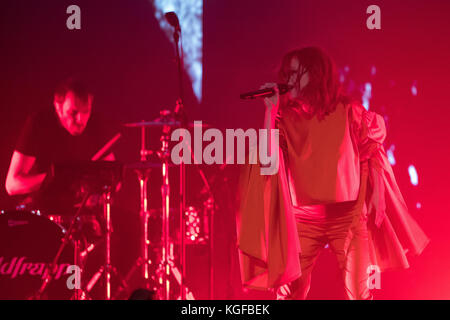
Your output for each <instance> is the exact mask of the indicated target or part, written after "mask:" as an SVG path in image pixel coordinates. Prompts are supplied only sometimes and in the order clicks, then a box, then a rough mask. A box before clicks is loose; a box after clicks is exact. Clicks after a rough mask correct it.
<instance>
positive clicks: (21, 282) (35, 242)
mask: <svg viewBox="0 0 450 320" xmlns="http://www.w3.org/2000/svg"><path fill="white" fill-rule="evenodd" d="M65 232H66V231H65V229H64V228H63V227H62V226H61V225H59V224H58V223H56V222H55V221H52V220H50V219H49V218H48V217H44V216H42V215H40V213H39V211H14V210H13V211H1V214H0V299H2V300H4V299H28V298H29V297H31V296H32V295H34V294H35V293H36V292H37V290H38V289H39V288H40V286H41V284H42V280H43V279H44V277H45V275H46V273H47V272H48V268H47V266H48V264H49V263H51V262H52V261H53V259H54V258H55V255H56V253H57V251H58V249H59V247H60V245H61V240H62V239H63V237H64V234H65ZM73 258H74V247H73V244H72V242H69V243H67V245H66V247H65V249H64V250H63V252H62V254H61V257H60V259H59V261H58V264H57V265H56V266H55V271H56V272H55V274H54V279H53V280H52V282H51V283H50V285H49V286H48V287H47V289H46V291H45V294H44V296H43V297H41V298H43V299H52V300H59V299H70V298H71V296H72V294H73V290H70V289H69V287H68V285H67V279H68V277H69V276H71V275H72V273H66V271H68V267H69V266H70V265H72V264H73Z"/></svg>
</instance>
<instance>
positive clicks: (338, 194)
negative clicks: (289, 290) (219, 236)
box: [237, 103, 429, 289]
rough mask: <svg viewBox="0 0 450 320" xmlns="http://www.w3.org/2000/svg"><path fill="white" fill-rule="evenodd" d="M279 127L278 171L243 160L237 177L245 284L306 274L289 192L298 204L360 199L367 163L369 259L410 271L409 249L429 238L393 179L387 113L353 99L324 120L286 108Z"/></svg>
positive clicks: (272, 283)
mask: <svg viewBox="0 0 450 320" xmlns="http://www.w3.org/2000/svg"><path fill="white" fill-rule="evenodd" d="M277 127H278V129H279V133H280V152H279V154H280V165H279V170H278V173H277V174H275V175H269V176H265V175H261V173H260V165H259V164H254V165H246V166H245V167H244V168H243V171H242V173H241V177H240V190H239V196H240V207H239V210H238V213H237V235H238V250H239V259H240V267H241V278H242V282H243V284H244V286H247V287H252V288H259V289H269V288H277V287H279V286H281V285H284V284H286V283H289V282H291V281H293V280H295V279H296V278H298V277H300V276H301V268H300V261H299V253H300V251H301V248H300V243H299V239H298V233H297V227H296V223H295V217H294V211H295V207H294V206H293V202H292V197H291V195H292V196H294V197H295V198H296V201H295V203H296V204H297V205H312V204H328V203H336V202H343V201H353V200H356V199H357V196H358V193H359V188H360V167H361V163H362V162H365V161H367V163H368V167H369V179H368V186H367V197H366V205H365V206H364V209H363V210H364V211H365V212H364V214H366V213H367V206H369V207H371V208H373V210H371V212H373V213H372V214H369V217H368V218H369V220H368V230H369V247H370V258H371V263H372V264H373V265H378V266H379V268H380V269H381V270H382V271H383V270H386V269H390V268H408V267H409V265H408V260H407V257H406V252H409V253H410V254H414V255H418V254H420V253H421V252H422V250H423V249H424V248H425V246H426V245H427V244H428V242H429V239H428V238H427V236H426V235H425V234H424V232H423V231H422V229H421V228H420V227H419V226H418V224H417V223H416V222H415V220H414V219H413V218H412V217H411V215H410V214H409V213H408V209H407V207H406V204H405V201H404V199H403V197H402V195H401V193H400V190H399V188H398V186H397V183H396V181H395V177H394V173H393V171H392V168H391V165H390V163H389V161H388V159H387V156H386V152H385V150H384V148H383V145H382V143H383V141H384V139H385V137H386V128H385V124H384V120H383V118H382V117H381V116H380V115H378V114H376V113H374V112H368V111H366V110H365V109H364V107H362V106H361V105H360V104H355V103H352V104H347V105H344V104H338V105H337V107H336V111H334V112H333V113H331V114H330V115H328V116H326V117H325V118H324V119H323V120H318V118H317V117H312V118H310V119H307V118H306V117H305V115H304V114H303V113H302V112H300V111H298V110H296V109H294V108H285V109H282V111H281V112H280V116H279V118H278V119H277ZM250 156H252V154H250ZM289 176H290V182H291V188H290V187H289V184H288V179H289ZM292 189H293V190H292ZM369 213H370V212H369Z"/></svg>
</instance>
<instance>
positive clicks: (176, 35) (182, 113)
mask: <svg viewBox="0 0 450 320" xmlns="http://www.w3.org/2000/svg"><path fill="white" fill-rule="evenodd" d="M174 29H175V30H174V32H173V40H174V42H175V55H176V59H177V69H178V90H179V97H178V100H177V104H176V105H177V106H176V110H175V116H176V117H177V118H178V119H179V120H180V122H181V128H184V129H188V119H187V115H186V110H185V107H184V104H183V99H184V91H183V61H182V59H181V52H180V45H179V42H180V33H181V28H180V27H179V26H178V27H175V28H174ZM183 139H184V137H183ZM185 207H186V168H185V163H184V162H183V160H182V159H181V162H180V213H179V214H180V217H179V219H180V236H181V239H180V262H181V263H180V264H181V277H180V299H181V300H186V286H185V281H184V280H185V276H186V250H185V239H184V238H185V225H184V212H185Z"/></svg>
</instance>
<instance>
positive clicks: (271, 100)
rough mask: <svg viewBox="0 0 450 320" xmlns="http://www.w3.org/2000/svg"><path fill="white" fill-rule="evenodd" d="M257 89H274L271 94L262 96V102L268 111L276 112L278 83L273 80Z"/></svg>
mask: <svg viewBox="0 0 450 320" xmlns="http://www.w3.org/2000/svg"><path fill="white" fill-rule="evenodd" d="M259 89H260V90H262V89H272V90H273V91H274V94H273V95H271V96H266V97H265V98H264V104H265V105H266V108H267V110H268V111H271V112H275V114H276V113H277V112H278V107H279V105H280V90H279V89H278V85H277V84H276V83H274V82H267V83H265V84H263V85H262V86H261V87H260V88H259Z"/></svg>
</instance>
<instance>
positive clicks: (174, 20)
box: [164, 11, 181, 32]
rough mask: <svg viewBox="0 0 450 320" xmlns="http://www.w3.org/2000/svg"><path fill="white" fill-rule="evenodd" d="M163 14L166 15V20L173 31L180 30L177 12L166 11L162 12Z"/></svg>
mask: <svg viewBox="0 0 450 320" xmlns="http://www.w3.org/2000/svg"><path fill="white" fill-rule="evenodd" d="M164 16H165V17H166V20H167V22H168V23H169V24H170V25H171V26H172V27H174V28H175V31H180V32H181V28H180V21H179V20H178V17H177V14H176V13H175V12H173V11H170V12H166V13H165V14H164Z"/></svg>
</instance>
